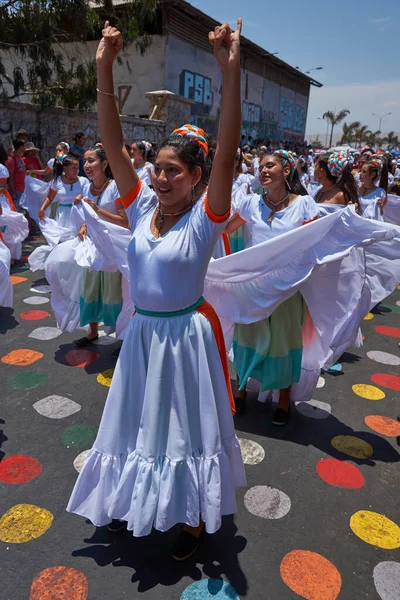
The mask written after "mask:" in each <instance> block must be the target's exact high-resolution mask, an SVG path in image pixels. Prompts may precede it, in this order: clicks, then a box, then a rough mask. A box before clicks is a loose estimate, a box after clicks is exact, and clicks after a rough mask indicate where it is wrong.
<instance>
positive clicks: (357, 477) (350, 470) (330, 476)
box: [317, 458, 364, 489]
mask: <svg viewBox="0 0 400 600" xmlns="http://www.w3.org/2000/svg"><path fill="white" fill-rule="evenodd" d="M317 473H318V475H319V476H320V477H321V479H322V480H323V481H325V483H329V485H334V486H336V487H341V488H346V489H359V488H362V487H363V485H364V475H363V474H362V473H361V471H360V469H358V468H357V467H355V466H354V465H352V464H351V463H348V462H345V461H342V460H337V459H336V458H323V459H322V460H320V461H319V463H318V464H317Z"/></svg>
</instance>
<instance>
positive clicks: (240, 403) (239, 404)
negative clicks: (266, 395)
mask: <svg viewBox="0 0 400 600" xmlns="http://www.w3.org/2000/svg"><path fill="white" fill-rule="evenodd" d="M246 398H247V392H245V394H244V396H234V398H233V401H234V402H235V408H236V412H235V415H236V416H237V417H240V415H242V414H243V413H244V411H245V409H246Z"/></svg>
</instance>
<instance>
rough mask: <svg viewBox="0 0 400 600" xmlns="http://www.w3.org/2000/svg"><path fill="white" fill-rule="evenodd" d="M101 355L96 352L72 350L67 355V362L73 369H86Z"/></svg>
mask: <svg viewBox="0 0 400 600" xmlns="http://www.w3.org/2000/svg"><path fill="white" fill-rule="evenodd" d="M99 356H100V354H97V353H96V352H90V350H70V351H69V352H67V354H66V355H65V360H66V361H67V363H68V364H69V365H71V367H86V365H90V364H91V363H92V362H94V361H95V360H96V359H98V358H99Z"/></svg>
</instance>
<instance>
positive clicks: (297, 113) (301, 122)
mask: <svg viewBox="0 0 400 600" xmlns="http://www.w3.org/2000/svg"><path fill="white" fill-rule="evenodd" d="M280 111H281V128H282V129H290V130H291V131H298V132H303V131H304V129H305V115H306V111H305V109H304V108H303V107H302V106H299V105H298V104H296V105H294V102H293V100H288V99H287V98H283V97H282V98H281V103H280Z"/></svg>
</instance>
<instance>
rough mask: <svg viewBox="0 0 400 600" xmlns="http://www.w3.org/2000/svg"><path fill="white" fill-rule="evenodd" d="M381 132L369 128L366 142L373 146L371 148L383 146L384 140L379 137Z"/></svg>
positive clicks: (365, 137)
mask: <svg viewBox="0 0 400 600" xmlns="http://www.w3.org/2000/svg"><path fill="white" fill-rule="evenodd" d="M380 133H381V132H380V131H379V130H378V131H371V130H370V129H367V131H366V132H365V136H364V139H365V142H366V144H367V145H368V146H371V148H373V147H374V146H382V140H381V138H380V137H379V134H380Z"/></svg>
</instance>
